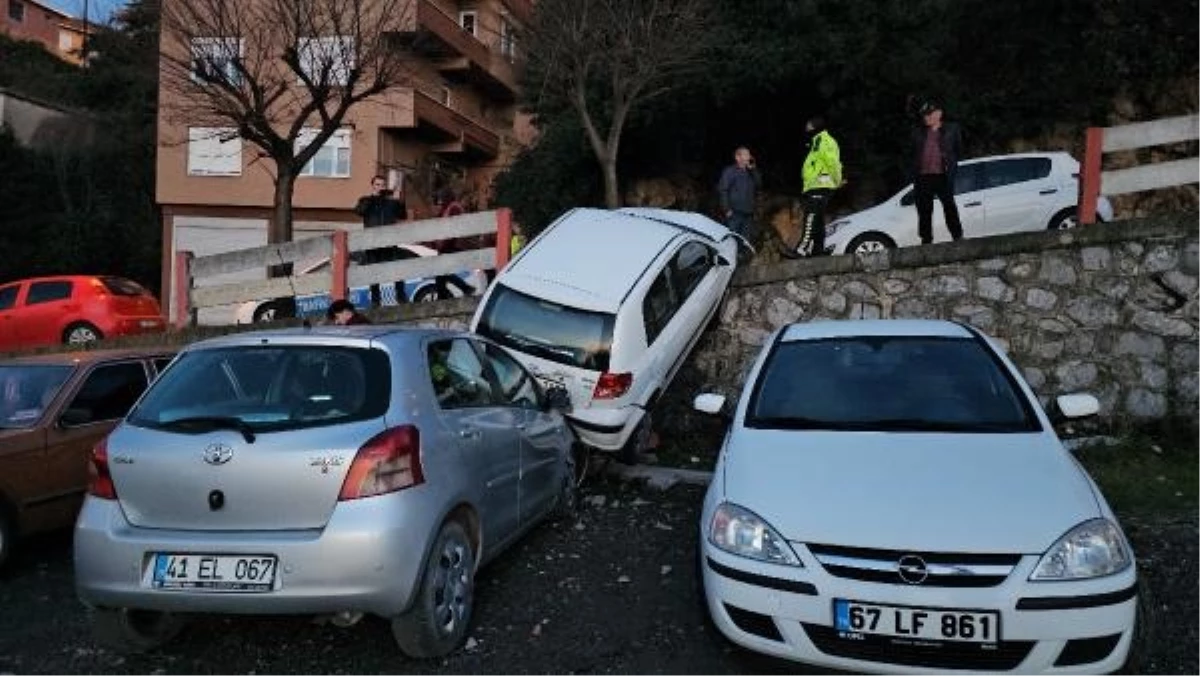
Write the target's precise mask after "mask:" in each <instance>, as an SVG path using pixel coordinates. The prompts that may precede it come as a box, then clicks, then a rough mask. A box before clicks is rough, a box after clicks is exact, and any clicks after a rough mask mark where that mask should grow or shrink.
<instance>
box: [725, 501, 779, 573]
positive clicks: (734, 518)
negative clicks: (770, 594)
mask: <svg viewBox="0 0 1200 676" xmlns="http://www.w3.org/2000/svg"><path fill="white" fill-rule="evenodd" d="M708 541H709V542H711V543H713V545H714V546H716V547H717V548H718V549H722V550H724V551H727V552H729V553H730V554H737V555H738V556H745V557H746V558H750V559H757V560H759V561H766V562H768V563H781V564H785V565H789V566H800V565H802V564H801V563H800V559H799V558H797V557H796V553H795V552H793V551H792V548H791V546H790V545H788V543H787V541H786V540H784V539H783V537H782V536H780V535H779V533H778V532H777V531H776V530H775V529H774V528H771V526H770V525H769V524H767V522H766V521H763V520H762V519H760V518H759V517H758V515H757V514H755V513H753V512H751V511H750V510H748V509H745V508H743V507H738V506H737V505H735V504H732V503H729V502H723V503H721V505H720V506H719V507H717V511H716V512H715V513H714V514H713V517H712V523H711V524H710V525H709V529H708Z"/></svg>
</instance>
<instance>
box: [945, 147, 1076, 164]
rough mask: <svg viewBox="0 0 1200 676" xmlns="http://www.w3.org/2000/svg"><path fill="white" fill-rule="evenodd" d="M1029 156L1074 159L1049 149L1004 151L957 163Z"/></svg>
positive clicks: (1067, 154) (973, 162)
mask: <svg viewBox="0 0 1200 676" xmlns="http://www.w3.org/2000/svg"><path fill="white" fill-rule="evenodd" d="M1029 157H1047V158H1050V159H1052V160H1053V159H1059V160H1063V159H1069V160H1072V161H1075V158H1074V157H1072V156H1071V154H1070V153H1068V152H1065V151H1062V150H1050V151H1045V152H1043V151H1029V152H1024V153H1006V154H1004V155H987V156H986V157H972V158H970V159H965V160H960V161H959V164H960V165H963V164H976V163H978V162H990V161H992V160H1020V159H1025V158H1029Z"/></svg>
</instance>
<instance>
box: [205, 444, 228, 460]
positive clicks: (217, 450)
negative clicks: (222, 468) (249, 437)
mask: <svg viewBox="0 0 1200 676" xmlns="http://www.w3.org/2000/svg"><path fill="white" fill-rule="evenodd" d="M232 459H233V448H231V447H229V446H226V445H225V444H209V445H208V447H207V448H205V449H204V462H207V463H208V464H210V465H224V464H225V463H227V462H229V461H230V460H232Z"/></svg>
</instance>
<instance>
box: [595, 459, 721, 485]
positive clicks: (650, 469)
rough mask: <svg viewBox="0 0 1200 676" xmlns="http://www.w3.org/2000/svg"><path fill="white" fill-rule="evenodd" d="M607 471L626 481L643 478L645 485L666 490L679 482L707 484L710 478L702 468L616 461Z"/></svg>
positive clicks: (610, 464) (708, 473) (710, 475)
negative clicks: (628, 463)
mask: <svg viewBox="0 0 1200 676" xmlns="http://www.w3.org/2000/svg"><path fill="white" fill-rule="evenodd" d="M607 472H608V473H609V474H612V475H615V476H618V477H620V478H621V479H624V480H626V481H632V480H635V479H645V481H646V485H648V486H651V487H653V488H658V489H660V490H666V489H668V488H670V487H671V486H674V485H675V484H679V483H682V484H688V485H691V486H707V485H708V482H709V481H711V480H712V472H705V471H702V470H696V469H680V468H676V467H658V466H655V465H622V464H620V463H616V462H614V463H609V465H608V467H607Z"/></svg>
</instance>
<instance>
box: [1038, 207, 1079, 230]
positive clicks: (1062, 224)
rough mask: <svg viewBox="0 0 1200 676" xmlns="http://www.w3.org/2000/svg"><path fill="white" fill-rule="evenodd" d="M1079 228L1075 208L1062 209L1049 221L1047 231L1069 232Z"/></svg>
mask: <svg viewBox="0 0 1200 676" xmlns="http://www.w3.org/2000/svg"><path fill="white" fill-rule="evenodd" d="M1078 226H1079V214H1078V213H1077V211H1076V209H1075V207H1070V208H1067V209H1063V210H1062V211H1060V212H1058V213H1057V214H1054V217H1053V218H1051V219H1050V224H1049V225H1047V226H1046V229H1047V230H1070V229H1072V228H1075V227H1078Z"/></svg>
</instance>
